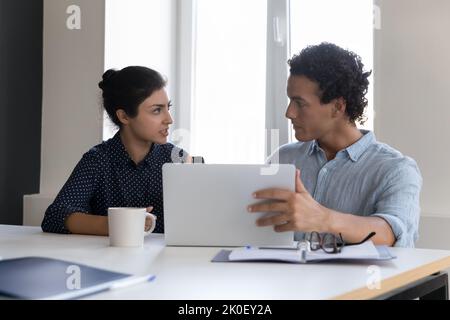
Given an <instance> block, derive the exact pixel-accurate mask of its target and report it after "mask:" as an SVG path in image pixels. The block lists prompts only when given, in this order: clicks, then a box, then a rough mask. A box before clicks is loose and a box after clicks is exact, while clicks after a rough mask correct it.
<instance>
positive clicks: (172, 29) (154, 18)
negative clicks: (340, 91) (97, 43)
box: [104, 0, 373, 164]
mask: <svg viewBox="0 0 450 320" xmlns="http://www.w3.org/2000/svg"><path fill="white" fill-rule="evenodd" d="M323 41H328V42H333V43H336V44H337V45H339V46H342V47H344V48H348V49H350V50H352V51H354V52H356V53H357V54H359V55H360V56H361V57H362V60H363V62H364V64H365V67H366V69H367V70H371V69H372V68H373V67H372V66H373V3H372V0H340V1H336V0H270V1H268V0H265V1H264V0H171V1H168V0H130V1H129V2H124V1H122V0H108V1H107V2H106V39H105V42H106V44H105V52H106V57H105V68H106V69H108V68H111V67H114V68H122V67H124V66H127V65H144V66H148V67H150V68H154V69H156V70H158V71H160V72H161V73H163V74H164V75H165V76H167V77H168V79H169V88H168V89H169V95H170V96H171V98H172V101H173V102H174V108H173V112H172V114H173V117H174V120H175V123H174V125H173V128H172V135H171V136H170V138H171V139H172V142H174V143H175V144H178V145H180V146H181V147H183V148H185V149H186V150H187V151H189V153H190V154H192V155H195V156H203V157H204V158H205V159H206V162H207V163H242V164H250V163H262V162H264V160H265V158H266V156H267V155H269V154H270V153H271V152H272V151H274V148H277V147H278V146H280V145H282V144H285V143H288V142H292V141H294V138H293V135H292V132H291V131H292V129H291V128H290V125H289V121H288V120H287V119H286V118H285V116H284V114H285V111H286V107H287V104H288V99H287V96H286V80H287V77H288V66H287V63H286V62H287V60H288V59H289V58H291V57H292V55H293V54H295V53H298V52H300V50H301V49H302V48H304V47H305V46H307V45H311V44H318V43H320V42H323ZM155 48H156V49H155ZM371 80H372V79H371ZM372 94H373V90H372V84H371V86H370V88H369V93H368V100H369V106H368V109H367V111H366V116H367V117H368V121H367V122H366V124H365V126H364V128H367V129H372V128H373V110H372V109H373V107H372V100H373V99H372ZM112 129H114V127H111V124H110V122H109V121H105V125H104V138H105V139H107V138H108V137H110V136H111V135H112V134H113V133H114V131H113V130H112ZM177 129H178V130H180V131H179V132H176V131H177ZM273 129H275V130H278V131H277V132H276V133H275V135H274V136H271V130H273ZM186 134H187V135H188V136H187V137H186V136H185V135H186ZM180 137H181V138H180ZM186 138H187V139H186ZM266 138H267V140H266ZM272 140H273V141H272ZM275 140H276V141H275Z"/></svg>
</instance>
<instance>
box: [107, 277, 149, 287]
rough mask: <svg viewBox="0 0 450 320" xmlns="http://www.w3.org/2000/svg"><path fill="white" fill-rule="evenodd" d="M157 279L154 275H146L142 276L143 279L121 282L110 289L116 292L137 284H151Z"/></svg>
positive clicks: (134, 278)
mask: <svg viewBox="0 0 450 320" xmlns="http://www.w3.org/2000/svg"><path fill="white" fill-rule="evenodd" d="M155 278H156V277H155V276H154V275H146V276H142V277H131V278H128V279H125V280H121V281H118V282H115V283H113V284H111V285H110V287H109V289H111V290H114V289H120V288H125V287H129V286H133V285H136V284H140V283H143V282H150V281H153V280H155Z"/></svg>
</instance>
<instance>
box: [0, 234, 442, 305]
mask: <svg viewBox="0 0 450 320" xmlns="http://www.w3.org/2000/svg"><path fill="white" fill-rule="evenodd" d="M219 250H220V248H201V247H195V248H193V247H165V245H164V237H163V236H161V235H150V236H148V237H147V238H146V240H145V245H144V247H143V248H140V249H123V248H112V247H109V239H108V238H107V237H94V236H79V235H58V234H46V233H43V232H42V231H41V229H40V228H36V227H17V226H5V225H0V257H2V258H3V259H10V258H17V257H24V256H40V257H50V258H57V259H63V260H67V261H72V262H76V263H80V264H87V265H90V266H94V267H99V268H104V269H108V270H113V271H118V272H124V273H130V274H136V275H144V274H148V273H153V274H155V275H156V280H155V281H153V282H151V283H144V284H139V285H135V286H133V287H128V288H123V289H118V290H113V291H109V292H104V293H100V294H97V295H93V296H90V297H88V298H89V299H180V300H190V299H192V300H197V299H224V300H228V299H247V300H254V299H262V300H265V299H354V298H356V299H367V298H376V297H377V296H380V295H382V294H384V293H386V292H390V291H391V290H394V289H396V288H399V287H401V286H404V285H406V284H408V283H411V282H414V281H416V280H418V279H421V278H423V277H426V276H427V275H430V274H432V273H435V272H438V271H441V270H444V269H446V268H449V267H450V251H443V250H426V249H400V248H392V251H393V253H394V254H395V255H396V256H397V259H395V260H392V261H385V262H380V263H377V265H378V266H379V267H380V269H379V270H380V274H381V278H382V282H381V288H380V289H372V290H370V289H368V288H367V285H366V284H367V281H368V279H369V277H370V276H371V274H370V273H369V269H368V267H369V266H370V265H371V264H370V263H357V264H355V263H352V264H348V263H330V262H327V263H320V264H308V265H302V264H285V263H212V262H210V261H211V259H212V258H213V256H214V255H215V254H216V253H217V252H218V251H219Z"/></svg>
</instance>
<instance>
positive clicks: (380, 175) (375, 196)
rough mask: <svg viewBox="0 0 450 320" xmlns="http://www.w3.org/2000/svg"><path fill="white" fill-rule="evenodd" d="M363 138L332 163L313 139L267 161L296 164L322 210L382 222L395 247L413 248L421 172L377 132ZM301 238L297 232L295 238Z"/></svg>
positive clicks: (293, 144)
mask: <svg viewBox="0 0 450 320" xmlns="http://www.w3.org/2000/svg"><path fill="white" fill-rule="evenodd" d="M361 133H363V137H362V138H361V139H360V140H358V141H357V142H356V143H354V144H353V145H351V146H349V147H348V148H346V149H344V150H341V151H339V152H338V153H337V154H336V157H335V158H334V159H333V160H331V161H327V159H326V156H325V153H324V151H323V150H322V149H321V148H320V146H319V145H318V143H317V142H316V141H315V140H314V141H308V142H297V143H292V144H287V145H284V146H282V147H281V148H280V149H279V150H277V151H276V152H275V153H274V154H273V155H272V156H270V158H269V159H268V162H269V163H280V164H281V163H282V164H294V165H295V166H296V167H297V168H298V169H300V170H301V179H302V181H303V184H304V185H305V187H306V189H307V190H308V191H309V193H310V194H311V195H312V196H313V197H314V199H315V200H316V201H317V202H319V203H320V204H321V205H323V206H325V207H327V208H330V209H333V210H336V211H339V212H343V213H351V214H354V215H358V216H365V217H369V216H370V217H381V218H383V219H384V220H385V221H387V222H388V223H389V225H390V226H391V228H392V231H393V232H394V235H395V238H396V243H395V246H398V247H414V243H415V242H416V241H417V238H418V229H419V217H420V206H419V196H420V190H421V187H422V176H421V174H420V171H419V168H418V167H417V164H416V162H415V161H414V160H413V159H411V158H409V157H407V156H404V155H402V154H401V153H400V152H399V151H397V150H395V149H394V148H392V147H390V146H388V145H386V144H383V143H380V142H378V141H376V139H375V135H374V133H373V132H370V131H364V130H361ZM277 157H278V160H277ZM303 235H304V233H301V232H299V233H296V239H301V238H302V236H303ZM361 240H362V239H361Z"/></svg>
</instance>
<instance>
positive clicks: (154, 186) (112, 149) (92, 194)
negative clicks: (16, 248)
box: [42, 132, 186, 233]
mask: <svg viewBox="0 0 450 320" xmlns="http://www.w3.org/2000/svg"><path fill="white" fill-rule="evenodd" d="M174 147H175V146H174V145H173V144H170V143H168V144H164V145H158V144H153V146H152V148H151V150H150V152H149V153H148V154H147V156H146V157H145V159H144V160H143V161H141V162H140V163H139V164H138V165H136V164H135V163H134V162H133V161H132V160H131V158H130V156H129V155H128V152H127V151H126V150H125V147H124V145H123V144H122V141H121V139H120V133H119V132H118V133H117V134H116V135H115V136H114V137H113V138H112V139H110V140H108V141H106V142H103V143H101V144H99V145H97V146H95V147H93V148H92V149H91V150H89V151H88V152H87V153H85V154H84V155H83V158H82V159H81V160H80V162H79V163H78V164H77V166H76V167H75V169H74V171H73V172H72V174H71V175H70V177H69V179H68V180H67V182H66V184H65V185H64V186H63V188H62V189H61V191H60V192H59V194H58V196H57V197H56V199H55V201H54V202H53V203H52V204H51V205H50V206H49V207H48V209H47V211H46V212H45V217H44V220H43V221H42V230H43V231H44V232H54V233H70V232H69V230H67V228H66V226H65V220H66V218H67V217H68V216H69V215H70V214H72V213H75V212H81V213H89V214H93V215H102V216H107V215H108V208H110V207H139V208H146V207H150V206H152V207H153V211H152V213H153V214H155V215H156V216H157V217H158V219H157V225H156V228H155V231H154V232H156V233H164V219H163V214H164V208H163V190H162V166H163V165H164V164H165V163H168V162H173V161H172V156H171V155H172V151H175V152H177V151H178V152H179V153H178V154H177V156H176V159H179V161H180V162H182V161H183V159H184V158H185V157H186V153H185V152H184V151H183V150H182V149H178V148H177V149H176V150H174Z"/></svg>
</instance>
